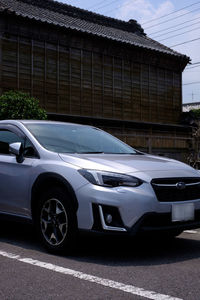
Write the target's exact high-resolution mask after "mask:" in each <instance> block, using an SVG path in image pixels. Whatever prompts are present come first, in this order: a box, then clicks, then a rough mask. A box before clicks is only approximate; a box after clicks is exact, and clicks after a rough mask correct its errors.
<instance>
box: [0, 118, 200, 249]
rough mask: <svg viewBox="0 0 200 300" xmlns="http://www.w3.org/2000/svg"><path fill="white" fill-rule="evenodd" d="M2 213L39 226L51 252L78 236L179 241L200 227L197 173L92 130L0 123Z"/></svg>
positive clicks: (66, 125)
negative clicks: (148, 235) (143, 235)
mask: <svg viewBox="0 0 200 300" xmlns="http://www.w3.org/2000/svg"><path fill="white" fill-rule="evenodd" d="M0 215H1V216H3V215H4V216H7V217H9V218H10V217H13V218H18V219H21V220H23V221H28V222H32V223H34V224H35V225H36V227H37V230H38V232H39V235H40V237H41V240H42V242H43V244H44V246H46V248H47V249H48V250H49V251H54V252H55V251H60V250H63V249H66V248H67V247H70V246H71V244H72V242H74V237H75V236H76V233H77V232H78V231H79V230H87V231H90V232H91V231H93V232H94V231H95V232H101V233H114V232H115V233H116V232H117V233H120V234H122V235H127V234H130V235H133V234H135V233H137V232H145V231H162V232H163V234H166V235H171V236H176V235H178V234H180V233H181V232H182V231H183V230H184V229H187V228H197V227H200V174H199V172H198V171H196V170H194V169H193V168H191V167H189V166H188V165H186V164H183V163H181V162H178V161H175V160H172V159H168V158H163V157H162V158H161V157H156V156H152V155H147V154H144V153H141V152H138V151H136V150H135V149H133V148H131V147H129V146H128V145H126V144H124V143H123V142H121V141H120V140H118V139H116V138H114V137H113V136H111V135H110V134H108V133H105V132H104V131H102V130H100V129H98V128H94V127H91V126H84V125H78V124H71V123H59V122H48V121H28V120H26V121H14V120H12V121H1V122H0Z"/></svg>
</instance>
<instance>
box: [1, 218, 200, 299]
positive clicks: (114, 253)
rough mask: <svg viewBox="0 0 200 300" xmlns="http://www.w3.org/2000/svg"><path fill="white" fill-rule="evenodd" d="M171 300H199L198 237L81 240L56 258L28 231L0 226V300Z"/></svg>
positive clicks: (193, 234)
mask: <svg viewBox="0 0 200 300" xmlns="http://www.w3.org/2000/svg"><path fill="white" fill-rule="evenodd" d="M139 295H140V296H139ZM177 298H178V299H187V300H190V299H191V300H193V299H195V300H199V299H200V231H194V232H192V233H191V232H190V233H188V232H184V233H183V234H182V235H180V237H178V238H176V239H174V240H171V241H169V240H168V241H163V240H162V241H161V240H152V239H146V238H145V239H143V240H141V239H140V240H139V239H131V240H130V239H122V238H102V237H95V238H94V237H86V236H82V237H81V238H80V241H79V243H78V246H77V249H76V250H75V251H74V252H73V253H72V254H71V255H70V256H66V255H62V256H56V255H51V254H48V253H46V252H45V250H44V249H43V248H42V247H41V246H40V243H39V242H38V240H37V237H36V236H35V234H34V231H33V229H32V228H31V227H29V226H27V225H26V226H24V225H21V224H10V226H8V224H7V223H5V222H1V223H0V300H5V299H7V300H23V299H28V300H31V299H37V300H40V299H42V300H46V299H47V300H50V299H55V300H57V299H59V300H60V299H62V300H63V299H64V300H65V299H67V300H71V299H73V300H74V299H75V300H76V299H77V300H78V299H84V300H85V299H86V300H87V299H91V300H92V299H98V300H100V299H156V300H165V299H168V300H172V299H177Z"/></svg>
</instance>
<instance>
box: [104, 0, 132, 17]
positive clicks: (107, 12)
mask: <svg viewBox="0 0 200 300" xmlns="http://www.w3.org/2000/svg"><path fill="white" fill-rule="evenodd" d="M132 2H133V1H128V2H126V3H125V4H123V5H119V6H118V7H115V8H113V9H111V10H109V11H106V12H105V13H104V14H109V13H110V12H113V11H115V10H117V9H119V8H121V7H125V6H127V5H129V4H130V3H132Z"/></svg>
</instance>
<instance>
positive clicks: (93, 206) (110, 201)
mask: <svg viewBox="0 0 200 300" xmlns="http://www.w3.org/2000/svg"><path fill="white" fill-rule="evenodd" d="M77 199H78V202H79V208H78V211H77V219H78V227H79V229H83V230H89V231H90V230H91V231H93V230H94V231H99V232H113V233H114V232H120V233H122V234H126V233H128V234H136V233H137V232H142V231H160V230H166V231H167V230H170V229H180V230H185V229H194V228H198V227H200V199H197V200H192V201H187V203H193V204H194V209H195V217H194V220H192V221H185V222H172V221H171V220H172V217H171V215H172V205H173V204H175V203H177V202H176V201H174V202H159V201H158V200H157V197H156V195H155V193H154V190H153V188H152V186H151V184H149V183H143V184H142V185H141V186H139V187H136V188H128V187H127V188H126V187H120V188H105V187H101V186H95V185H92V184H87V185H85V186H84V187H82V188H81V189H80V190H79V191H78V192H77ZM179 203H180V204H183V203H184V202H179ZM109 215H111V216H112V219H113V220H112V221H111V222H110V221H109Z"/></svg>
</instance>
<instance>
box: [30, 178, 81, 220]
mask: <svg viewBox="0 0 200 300" xmlns="http://www.w3.org/2000/svg"><path fill="white" fill-rule="evenodd" d="M53 186H59V187H61V188H63V189H65V190H66V193H67V194H68V195H69V196H70V200H71V204H72V208H73V210H74V212H75V213H76V211H77V209H78V201H77V198H76V194H75V192H74V190H73V188H72V186H71V184H70V183H69V182H68V181H67V180H66V179H65V178H63V177H62V176H61V175H59V174H56V173H51V172H48V173H43V174H40V175H39V176H38V177H37V179H36V180H35V182H34V184H33V186H32V190H31V213H32V219H33V221H34V220H35V216H36V210H37V205H38V203H39V199H40V194H41V193H42V192H43V191H45V189H48V188H49V187H53Z"/></svg>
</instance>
